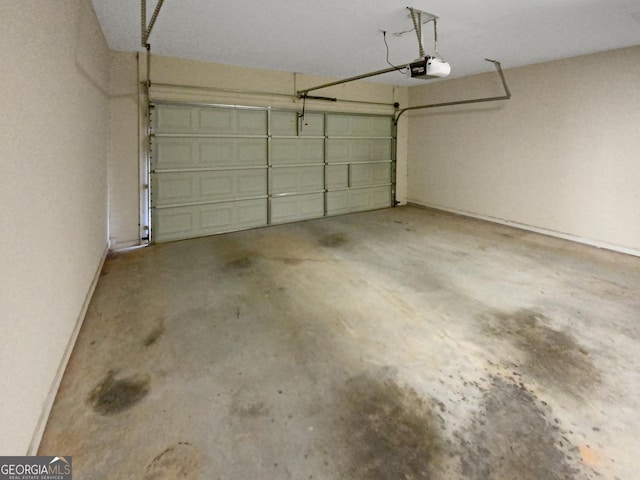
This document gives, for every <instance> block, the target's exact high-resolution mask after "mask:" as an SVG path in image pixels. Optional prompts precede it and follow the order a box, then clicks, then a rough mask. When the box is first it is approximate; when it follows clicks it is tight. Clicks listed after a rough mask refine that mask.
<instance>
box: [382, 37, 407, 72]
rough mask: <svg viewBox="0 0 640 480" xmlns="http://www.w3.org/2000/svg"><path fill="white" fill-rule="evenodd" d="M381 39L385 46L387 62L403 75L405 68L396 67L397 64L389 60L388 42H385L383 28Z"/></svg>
mask: <svg viewBox="0 0 640 480" xmlns="http://www.w3.org/2000/svg"><path fill="white" fill-rule="evenodd" d="M382 39H383V40H384V46H385V47H387V63H388V64H389V65H390V66H392V67H393V68H396V69H397V70H398V71H399V72H400V73H401V74H402V75H404V74H405V73H406V72H407V70H406V69H403V68H402V67H398V66H397V65H394V64H393V63H391V62H390V61H389V44H388V43H387V31H386V30H383V31H382Z"/></svg>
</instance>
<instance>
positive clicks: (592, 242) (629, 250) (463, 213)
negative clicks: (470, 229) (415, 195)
mask: <svg viewBox="0 0 640 480" xmlns="http://www.w3.org/2000/svg"><path fill="white" fill-rule="evenodd" d="M407 205H411V206H415V207H426V208H433V209H434V210H441V211H443V212H449V213H454V214H456V215H461V216H464V217H471V218H477V219H479V220H486V221H487V222H493V223H499V224H501V225H507V226H508V227H514V228H519V229H521V230H527V231H529V232H535V233H540V234H542V235H548V236H550V237H556V238H562V239H564V240H569V241H571V242H576V243H582V244H584V245H589V246H592V247H597V248H604V249H605V250H611V251H614V252H618V253H624V254H627V255H633V256H635V257H640V250H637V249H634V248H628V247H622V246H620V245H614V244H612V243H607V242H601V241H599V240H592V239H590V238H584V237H579V236H576V235H570V234H567V233H562V232H556V231H554V230H547V229H546V228H540V227H534V226H532V225H527V224H524V223H518V222H512V221H510V220H503V219H501V218H496V217H491V216H488V215H479V214H477V213H472V212H467V211H465V210H458V209H455V208H448V207H442V206H440V205H431V204H427V203H420V202H416V201H414V200H409V201H408V202H407Z"/></svg>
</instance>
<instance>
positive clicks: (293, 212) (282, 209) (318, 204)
mask: <svg viewBox="0 0 640 480" xmlns="http://www.w3.org/2000/svg"><path fill="white" fill-rule="evenodd" d="M322 216H324V195H323V194H322V193H312V194H306V195H292V196H288V197H277V198H273V199H272V200H271V223H286V222H293V221H298V220H308V219H311V218H320V217H322Z"/></svg>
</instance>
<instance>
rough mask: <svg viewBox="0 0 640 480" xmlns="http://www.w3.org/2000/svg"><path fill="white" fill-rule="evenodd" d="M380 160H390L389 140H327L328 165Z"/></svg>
mask: <svg viewBox="0 0 640 480" xmlns="http://www.w3.org/2000/svg"><path fill="white" fill-rule="evenodd" d="M380 160H391V139H386V138H373V139H369V138H357V139H345V138H330V139H329V140H327V161H328V162H329V163H341V162H370V161H380Z"/></svg>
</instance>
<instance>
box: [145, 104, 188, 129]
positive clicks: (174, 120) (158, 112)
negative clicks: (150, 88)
mask: <svg viewBox="0 0 640 480" xmlns="http://www.w3.org/2000/svg"><path fill="white" fill-rule="evenodd" d="M152 115H153V117H152V118H153V123H154V125H153V131H154V132H155V133H173V132H191V131H194V130H195V128H196V125H197V123H198V122H197V118H194V115H193V109H192V108H190V107H187V106H168V105H163V106H162V107H161V108H156V109H154V110H153V112H152Z"/></svg>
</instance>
